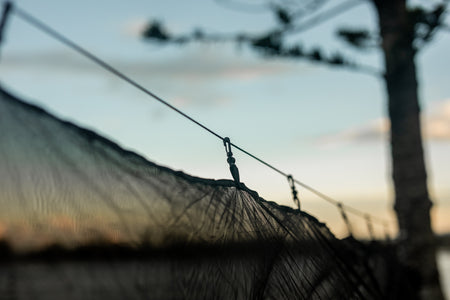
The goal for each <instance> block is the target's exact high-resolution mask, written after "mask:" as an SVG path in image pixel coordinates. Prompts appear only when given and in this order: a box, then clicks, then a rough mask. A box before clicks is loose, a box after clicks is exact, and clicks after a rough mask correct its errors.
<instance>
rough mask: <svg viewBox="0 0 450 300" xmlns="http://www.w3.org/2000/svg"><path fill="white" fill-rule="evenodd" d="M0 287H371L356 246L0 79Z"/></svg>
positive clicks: (151, 292)
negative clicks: (130, 145)
mask: <svg viewBox="0 0 450 300" xmlns="http://www.w3.org/2000/svg"><path fill="white" fill-rule="evenodd" d="M0 157H1V164H0V239H1V240H2V246H1V250H0V252H1V264H2V267H1V269H0V295H4V297H10V298H11V299H29V298H30V297H31V295H32V296H33V298H34V299H61V298H62V297H63V296H64V297H65V299H81V298H83V299H377V298H382V292H381V291H380V288H379V284H378V282H377V280H375V278H374V276H373V272H372V271H371V270H370V268H369V267H368V264H367V261H366V259H365V258H364V255H361V252H360V251H359V250H358V247H359V246H355V245H354V244H352V243H350V242H348V241H341V240H337V239H336V238H335V237H334V236H333V235H332V233H331V232H330V231H329V230H328V228H327V227H326V226H325V225H324V224H322V223H320V222H318V221H317V220H316V219H315V218H314V217H312V216H310V215H308V214H307V213H304V212H299V211H298V210H293V209H291V208H288V207H284V206H279V205H277V204H276V203H273V202H268V201H265V200H264V199H262V198H260V197H259V196H258V194H257V193H256V192H254V191H251V190H249V189H248V188H246V187H245V186H244V185H242V186H240V187H239V188H237V187H236V186H235V184H234V182H232V181H229V180H210V179H202V178H197V177H192V176H189V175H186V174H184V173H182V172H176V171H173V170H171V169H168V168H165V167H161V166H158V165H156V164H154V163H151V162H149V161H147V160H146V159H144V158H142V157H141V156H139V155H137V154H135V153H132V152H129V151H126V150H123V149H122V148H120V147H119V146H118V145H116V144H114V143H112V142H111V141H109V140H107V139H105V138H102V137H101V136H99V135H97V134H95V133H93V132H92V131H88V130H85V129H82V128H79V127H78V126H76V125H74V124H71V123H69V122H64V121H61V120H59V119H57V118H55V117H53V116H52V115H50V114H49V113H47V112H45V111H44V110H42V109H40V108H38V107H36V106H33V105H30V104H27V103H25V102H23V101H21V100H19V99H17V98H16V97H14V96H12V95H11V94H9V93H8V92H6V91H4V90H1V91H0Z"/></svg>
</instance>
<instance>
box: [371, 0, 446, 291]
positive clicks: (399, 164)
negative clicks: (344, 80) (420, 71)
mask: <svg viewBox="0 0 450 300" xmlns="http://www.w3.org/2000/svg"><path fill="white" fill-rule="evenodd" d="M374 3H375V7H376V10H377V12H378V19H379V28H380V35H381V38H382V50H383V53H384V58H385V69H386V74H385V84H386V88H387V96H388V107H389V118H390V121H391V155H392V176H393V181H394V189H395V205H394V208H395V211H396V214H397V220H398V226H399V245H398V246H399V247H398V249H399V251H398V255H399V259H400V261H401V262H402V263H403V264H404V265H405V266H407V267H408V269H409V270H410V272H409V274H408V276H409V279H410V282H411V283H412V287H413V288H415V289H417V295H418V297H419V298H420V299H444V297H443V294H442V290H441V287H440V283H439V273H438V269H437V265H436V247H435V239H434V234H433V231H432V228H431V219H430V208H431V206H432V202H431V200H430V198H429V194H428V188H427V174H426V169H425V162H424V155H423V148H422V137H421V128H420V108H419V101H418V91H417V89H418V85H417V79H416V66H415V61H414V59H415V54H416V51H415V50H414V46H413V42H414V22H413V21H412V20H411V19H410V18H409V14H408V11H407V8H406V0H390V1H384V0H374Z"/></svg>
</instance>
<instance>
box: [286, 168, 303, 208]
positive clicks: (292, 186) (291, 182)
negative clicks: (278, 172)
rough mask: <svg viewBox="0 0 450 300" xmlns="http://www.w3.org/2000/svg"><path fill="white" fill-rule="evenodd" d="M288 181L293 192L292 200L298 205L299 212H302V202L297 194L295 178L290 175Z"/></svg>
mask: <svg viewBox="0 0 450 300" xmlns="http://www.w3.org/2000/svg"><path fill="white" fill-rule="evenodd" d="M287 180H288V182H289V185H290V187H291V190H292V198H293V200H294V203H295V204H296V205H297V207H298V210H300V200H299V199H298V192H297V189H296V188H295V180H294V177H292V175H288V176H287Z"/></svg>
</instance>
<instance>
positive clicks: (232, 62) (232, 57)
mask: <svg viewBox="0 0 450 300" xmlns="http://www.w3.org/2000/svg"><path fill="white" fill-rule="evenodd" d="M202 49H204V51H198V49H197V50H193V49H191V50H189V48H188V49H186V51H180V52H179V53H176V54H173V53H172V54H169V55H162V54H159V53H158V54H157V55H156V56H155V55H150V54H149V56H148V58H147V57H141V58H135V57H130V56H128V57H125V58H120V59H118V58H114V59H106V61H107V62H109V63H110V64H111V65H112V66H114V67H115V68H116V69H118V70H119V71H121V72H123V73H124V74H126V75H128V76H130V77H131V78H133V79H135V80H136V81H137V82H139V83H141V84H142V85H144V86H148V87H150V88H152V87H153V88H155V87H156V88H157V89H158V90H159V91H160V92H163V93H164V95H168V96H171V97H173V96H174V95H175V97H176V98H177V99H176V101H177V105H180V106H187V105H226V104H229V103H230V102H231V99H232V98H233V96H232V94H231V92H230V90H229V89H228V88H227V86H229V84H232V83H233V82H239V83H242V82H248V83H254V81H256V80H259V79H264V78H267V77H275V76H280V75H283V74H287V73H290V72H294V71H298V68H296V67H294V66H292V65H290V64H287V63H281V62H277V61H273V62H264V63H260V62H258V61H257V60H256V59H254V58H253V59H248V58H245V57H243V56H240V55H236V54H226V53H225V52H224V53H222V52H220V51H219V52H217V51H215V50H217V49H216V48H214V49H213V48H210V47H204V48H203V47H202ZM141 56H142V53H141ZM144 56H145V55H144ZM2 74H3V76H5V77H6V76H9V75H15V76H16V77H20V78H21V80H22V79H23V78H26V77H30V78H39V79H41V80H42V78H49V82H52V83H55V84H57V83H58V82H61V81H63V80H65V81H73V85H75V84H76V82H77V80H90V82H95V80H103V81H105V79H106V82H107V83H112V84H109V85H108V87H107V90H106V92H110V93H113V92H114V93H117V89H118V88H120V87H121V86H122V85H117V83H116V82H115V81H112V78H113V77H111V75H110V74H109V73H108V72H106V71H104V70H102V69H101V68H99V67H98V66H96V65H95V64H93V63H91V62H90V61H88V60H86V59H85V58H83V57H80V56H78V55H77V54H75V53H72V52H70V51H45V52H38V53H7V55H4V56H3V57H2ZM87 78H89V79H87ZM89 86H93V85H92V84H89Z"/></svg>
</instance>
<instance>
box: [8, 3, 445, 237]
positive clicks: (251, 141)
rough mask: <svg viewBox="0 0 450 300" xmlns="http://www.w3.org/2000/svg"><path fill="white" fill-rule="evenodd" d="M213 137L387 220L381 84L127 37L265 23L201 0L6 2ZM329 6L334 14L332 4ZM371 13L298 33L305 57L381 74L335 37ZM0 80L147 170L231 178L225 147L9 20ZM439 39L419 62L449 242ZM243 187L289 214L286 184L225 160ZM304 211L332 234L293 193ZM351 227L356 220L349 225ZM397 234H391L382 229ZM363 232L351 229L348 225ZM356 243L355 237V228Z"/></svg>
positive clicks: (330, 215)
mask: <svg viewBox="0 0 450 300" xmlns="http://www.w3.org/2000/svg"><path fill="white" fill-rule="evenodd" d="M16 3H17V4H18V5H20V6H21V7H22V8H24V9H26V10H27V11H28V12H30V13H32V14H34V15H35V16H37V17H39V18H41V19H42V20H43V21H45V22H46V23H48V24H49V25H51V26H52V27H54V28H55V29H57V30H58V31H60V32H61V33H63V34H65V35H67V36H69V37H70V38H71V39H73V40H74V41H76V42H77V43H79V44H81V45H83V46H84V47H86V48H87V49H89V50H91V51H92V52H93V53H95V54H97V55H98V56H100V57H102V58H103V59H105V60H106V61H107V62H109V63H111V64H112V65H113V66H115V67H116V68H117V69H119V70H121V71H123V72H124V73H126V74H128V75H130V76H131V77H132V78H134V79H135V80H136V81H138V82H140V83H141V84H142V85H144V86H145V87H147V88H148V89H150V90H151V91H153V92H154V93H156V94H157V95H159V96H161V97H162V98H164V99H165V100H167V101H168V102H170V103H172V104H174V105H175V106H177V107H179V108H180V109H182V110H183V111H185V112H186V113H188V114H189V115H191V116H192V117H194V118H196V119H198V120H199V121H201V122H202V123H204V124H206V125H207V126H209V127H210V128H212V129H213V130H215V131H217V132H218V133H219V134H221V135H222V136H229V137H230V138H231V139H232V141H233V142H234V143H236V144H238V145H240V146H242V147H243V148H245V149H247V150H248V151H250V152H252V153H254V154H255V155H257V156H259V157H261V158H263V159H264V160H267V161H268V162H270V163H272V164H273V165H275V166H277V167H278V168H280V169H282V170H284V171H286V172H288V173H292V174H293V175H294V177H295V178H297V179H299V180H301V181H303V182H305V183H306V184H308V185H311V186H313V187H315V188H316V189H318V190H320V191H321V192H323V193H325V194H327V195H329V196H331V197H333V198H336V199H338V200H340V201H343V202H345V203H348V204H350V205H352V206H354V207H357V208H359V209H363V210H368V211H370V212H371V213H373V214H375V215H377V216H382V217H386V218H388V219H390V220H394V218H393V213H392V209H391V207H392V190H391V182H390V167H389V156H388V153H389V149H388V141H387V137H386V132H387V128H388V127H387V126H386V123H385V102H386V100H385V94H384V90H383V83H382V82H381V81H380V80H379V79H377V78H375V77H372V76H369V75H365V74H360V73H355V72H352V71H348V70H340V69H333V68H328V67H324V66H317V65H313V64H310V63H308V62H295V61H289V60H271V61H267V60H265V59H262V58H260V57H258V56H256V55H255V54H253V53H251V52H250V51H248V50H246V49H245V47H244V48H242V49H238V47H236V45H189V46H186V47H181V48H180V47H176V46H167V47H164V46H158V45H154V44H149V43H147V42H145V41H143V40H142V39H140V38H139V37H138V32H139V30H140V29H142V25H143V24H144V23H145V21H147V20H150V19H158V20H161V21H164V22H165V23H166V24H167V27H168V29H169V30H171V31H173V32H179V33H181V32H188V31H190V30H192V29H193V28H195V27H201V26H203V27H205V28H208V29H210V30H211V31H220V32H228V31H230V32H231V31H233V30H239V29H242V28H244V29H245V30H246V31H248V32H252V31H253V32H259V31H262V30H263V29H264V28H267V27H269V26H270V25H271V24H273V22H274V20H273V18H272V17H271V16H270V15H269V14H264V13H261V14H246V13H242V12H236V11H233V10H227V9H224V8H223V7H222V6H220V5H218V4H217V2H216V1H213V0H201V1H175V0H170V1H143V0H142V1H118V0H117V1H116V0H114V1H56V0H54V1H39V2H37V1H32V0H20V1H16ZM333 3H335V2H333ZM373 20H374V16H373V11H372V10H371V8H370V6H368V5H366V4H362V5H359V6H358V7H356V8H354V9H352V10H350V11H349V12H348V13H345V14H343V15H341V16H339V17H337V18H335V19H333V20H332V21H330V22H329V23H326V24H324V25H321V26H318V27H317V28H315V29H313V30H310V31H308V32H306V33H305V34H302V35H299V36H298V40H300V41H302V42H303V44H304V45H311V46H314V45H320V46H324V47H325V48H326V49H330V50H329V52H330V53H333V52H334V51H336V50H342V51H344V52H346V53H347V54H348V55H350V56H351V57H352V58H353V59H355V60H356V61H358V62H360V63H364V64H366V65H371V66H374V67H377V68H380V69H381V67H380V66H381V64H380V61H381V59H380V54H379V53H378V52H377V51H374V52H370V53H368V54H364V55H361V54H359V53H357V52H354V51H352V50H350V49H348V48H347V47H345V46H344V45H343V44H342V43H341V42H339V41H337V40H336V39H335V38H334V28H335V27H336V26H337V25H364V24H366V27H368V28H376V26H375V25H374V23H373ZM8 25H9V26H8V28H7V29H8V30H7V32H6V41H5V43H4V45H3V47H2V49H1V50H2V52H1V62H0V80H1V83H2V85H4V86H5V87H7V88H9V89H10V90H11V91H13V92H15V93H16V94H18V95H20V96H23V97H24V98H25V99H27V100H29V101H31V102H33V103H36V104H39V105H42V106H44V107H45V108H47V109H49V110H50V111H51V112H53V113H55V114H57V115H58V116H60V117H63V118H66V119H70V120H72V121H74V122H76V123H78V124H80V125H82V126H85V127H89V128H91V129H94V130H96V131H98V132H99V133H101V134H103V135H106V136H107V137H109V138H111V139H113V140H114V141H116V142H118V143H119V144H121V145H122V146H123V147H125V148H127V149H132V150H135V151H136V152H138V153H140V154H141V155H143V156H145V157H146V158H148V159H149V160H151V161H154V162H156V163H159V164H162V165H166V166H169V167H171V168H173V169H177V170H183V171H185V172H187V173H190V174H193V175H196V176H202V177H208V178H230V174H229V171H228V166H227V164H226V156H225V151H224V148H223V145H222V143H221V141H220V140H218V139H216V138H215V137H213V136H212V135H209V134H208V133H207V132H204V131H202V130H200V129H199V128H197V127H196V126H195V125H193V124H190V123H189V122H188V121H186V120H185V119H182V118H181V117H180V116H178V115H176V114H175V113H173V112H172V111H170V110H168V109H166V108H165V107H163V106H162V105H161V104H159V103H157V102H155V101H153V100H152V99H150V98H148V97H147V96H145V95H144V94H142V93H141V92H139V91H136V90H135V89H134V88H132V87H130V86H129V85H127V84H126V83H124V82H122V81H120V80H119V79H117V78H115V77H114V76H112V75H110V74H108V73H106V72H104V71H103V70H102V69H100V68H99V67H97V66H95V65H93V64H92V63H91V62H89V61H87V60H85V59H84V58H82V57H80V56H79V55H78V54H76V53H74V52H72V51H71V50H70V49H67V48H66V47H65V46H63V45H61V44H59V43H58V42H57V41H54V40H53V39H51V38H49V37H47V36H45V35H44V34H42V33H40V32H38V31H37V30H36V29H34V28H32V27H30V26H29V25H27V24H25V23H24V22H23V21H21V20H20V19H18V18H16V17H14V16H13V18H11V20H10V23H9V24H8ZM449 48H450V33H440V34H438V35H437V37H436V39H435V41H433V43H432V44H430V45H429V46H428V47H427V48H426V49H425V50H424V51H423V53H421V54H420V55H419V57H418V59H417V66H418V72H419V73H418V76H419V80H420V95H421V104H422V107H423V109H424V114H423V120H424V127H425V129H424V134H425V137H426V139H425V140H426V145H425V149H426V158H427V164H428V172H429V174H430V190H431V192H432V196H433V200H434V201H435V202H436V203H437V204H438V205H437V209H435V210H434V212H433V214H434V215H435V217H434V225H435V228H436V230H438V231H440V232H442V231H448V230H450V223H449V221H448V220H447V219H448V215H449V213H450V187H449V185H448V182H449V179H450V159H449V158H448V153H450V152H449V151H450V86H449V85H448V82H450V74H449V72H448V70H450V58H449V56H448V54H447V53H448V49H449ZM235 157H236V160H237V165H238V167H239V169H240V171H241V179H242V181H243V182H245V183H246V185H247V186H249V187H250V188H252V189H255V190H256V191H258V193H259V194H260V195H261V196H262V197H264V198H266V199H268V200H274V201H277V202H279V203H281V204H286V205H291V196H290V190H289V186H288V183H287V181H286V180H285V178H283V177H281V176H279V175H278V174H276V173H274V172H273V171H271V170H269V169H267V168H265V167H263V166H261V165H260V164H259V163H257V162H256V161H254V160H252V159H249V158H248V157H246V156H244V155H243V154H241V153H239V152H237V151H235ZM299 191H300V197H301V199H302V203H303V207H304V209H305V210H307V211H309V212H311V213H312V214H313V215H316V216H317V217H318V218H319V219H320V220H322V221H325V222H326V223H328V224H329V225H330V227H331V228H332V229H333V231H334V232H336V233H338V234H339V233H340V232H342V231H343V229H344V227H343V224H342V221H341V220H340V219H339V218H338V214H337V212H336V210H335V209H334V208H333V207H332V206H330V205H329V204H327V203H325V202H324V201H323V200H321V199H318V198H317V197H315V196H313V195H311V194H310V193H308V192H307V191H304V190H302V189H301V188H299ZM355 222H356V219H355ZM393 224H395V222H393ZM359 225H360V226H359ZM356 227H357V228H359V230H360V232H361V234H363V233H364V231H365V228H364V226H363V224H361V223H358V226H356Z"/></svg>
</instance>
